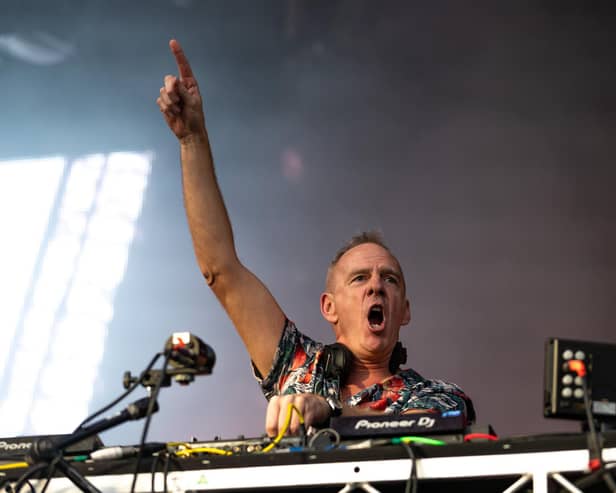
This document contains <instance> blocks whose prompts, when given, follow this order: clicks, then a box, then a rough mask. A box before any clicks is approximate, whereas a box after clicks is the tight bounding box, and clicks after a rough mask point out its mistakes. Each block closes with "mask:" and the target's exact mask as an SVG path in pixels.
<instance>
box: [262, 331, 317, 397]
mask: <svg viewBox="0 0 616 493" xmlns="http://www.w3.org/2000/svg"><path fill="white" fill-rule="evenodd" d="M322 348H323V345H322V344H321V343H319V342H316V341H314V340H313V339H311V338H310V337H308V336H306V335H305V334H303V333H301V332H300V331H299V330H298V329H297V327H295V324H294V323H293V322H291V321H290V320H287V321H286V322H285V327H284V330H283V332H282V335H281V337H280V341H279V343H278V347H277V348H276V353H275V354H274V360H273V361H272V367H271V368H270V371H269V372H268V374H267V375H266V376H265V377H262V376H261V375H260V374H259V372H258V371H257V369H256V368H255V366H254V364H253V373H254V375H255V378H256V379H257V382H258V383H259V385H260V386H261V390H262V392H263V395H265V398H266V399H267V400H270V399H271V398H272V397H273V396H275V395H280V394H298V393H306V392H313V393H314V392H315V389H316V387H317V384H318V382H319V381H320V380H322V379H320V378H318V376H319V375H318V371H317V363H318V355H319V354H320V352H321V350H322Z"/></svg>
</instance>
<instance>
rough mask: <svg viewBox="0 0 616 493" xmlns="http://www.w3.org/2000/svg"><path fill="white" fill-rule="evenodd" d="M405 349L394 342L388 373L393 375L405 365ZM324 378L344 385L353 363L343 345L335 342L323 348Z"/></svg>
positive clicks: (351, 357)
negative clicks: (335, 379) (337, 379)
mask: <svg viewBox="0 0 616 493" xmlns="http://www.w3.org/2000/svg"><path fill="white" fill-rule="evenodd" d="M406 358H407V353H406V348H405V347H404V346H403V345H402V343H401V342H400V341H398V342H396V345H395V346H394V350H393V351H392V353H391V357H390V358H389V371H390V372H391V373H392V374H395V373H396V372H397V371H398V370H399V369H400V365H403V364H404V363H406ZM321 359H322V361H323V368H324V370H325V377H326V378H339V379H340V384H344V381H345V380H346V378H347V376H348V375H349V372H350V371H351V365H352V363H353V353H352V352H351V350H350V349H349V348H347V347H346V346H345V345H344V344H341V343H339V342H336V343H334V344H328V345H326V346H324V347H323V353H322V354H321Z"/></svg>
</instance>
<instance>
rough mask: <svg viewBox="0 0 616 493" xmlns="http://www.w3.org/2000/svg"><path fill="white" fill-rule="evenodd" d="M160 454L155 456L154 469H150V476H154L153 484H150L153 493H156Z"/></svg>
mask: <svg viewBox="0 0 616 493" xmlns="http://www.w3.org/2000/svg"><path fill="white" fill-rule="evenodd" d="M159 457H160V454H156V455H155V456H154V460H153V461H152V468H151V469H150V475H151V476H152V482H151V484H150V490H151V493H156V484H155V483H156V481H155V479H156V468H157V467H158V458H159Z"/></svg>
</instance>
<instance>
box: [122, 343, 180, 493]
mask: <svg viewBox="0 0 616 493" xmlns="http://www.w3.org/2000/svg"><path fill="white" fill-rule="evenodd" d="M170 356H171V354H170V353H169V352H167V353H166V354H165V362H164V363H163V369H162V374H163V376H164V375H165V374H166V372H167V365H168V364H169V359H170ZM162 383H163V379H162V378H160V379H159V380H158V382H156V386H155V387H154V390H153V391H152V395H151V396H150V404H149V406H148V412H147V414H146V417H145V424H144V425H143V432H142V433H141V441H140V442H139V452H138V453H137V460H136V462H135V472H134V473H133V483H132V485H131V487H130V493H134V492H135V485H136V484H137V476H138V475H139V466H140V465H141V459H142V457H143V445H144V444H145V439H146V437H147V435H148V429H149V428H150V421H151V420H152V414H153V412H154V406H155V405H156V399H158V394H159V393H160V389H161V387H162Z"/></svg>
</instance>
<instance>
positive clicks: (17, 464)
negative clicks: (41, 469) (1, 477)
mask: <svg viewBox="0 0 616 493" xmlns="http://www.w3.org/2000/svg"><path fill="white" fill-rule="evenodd" d="M24 467H30V464H28V463H27V462H11V463H10V464H2V465H0V471H6V470H7V469H22V468H24Z"/></svg>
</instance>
